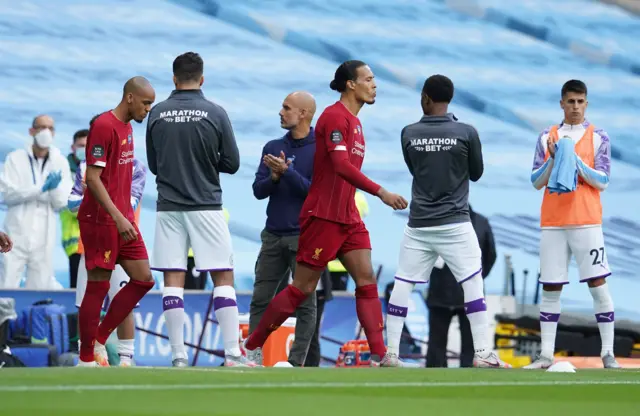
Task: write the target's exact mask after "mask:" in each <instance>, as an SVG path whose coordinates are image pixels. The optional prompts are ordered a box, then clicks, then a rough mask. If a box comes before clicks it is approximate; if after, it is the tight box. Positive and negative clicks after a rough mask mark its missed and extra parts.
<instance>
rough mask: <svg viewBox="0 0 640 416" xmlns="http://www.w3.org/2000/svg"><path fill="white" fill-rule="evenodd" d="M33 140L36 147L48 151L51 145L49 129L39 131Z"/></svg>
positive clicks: (51, 135)
mask: <svg viewBox="0 0 640 416" xmlns="http://www.w3.org/2000/svg"><path fill="white" fill-rule="evenodd" d="M33 138H34V139H35V140H36V144H37V145H38V147H40V148H42V149H48V148H49V146H51V144H52V143H53V133H51V130H49V129H43V130H40V131H39V132H38V133H36V135H35V136H33Z"/></svg>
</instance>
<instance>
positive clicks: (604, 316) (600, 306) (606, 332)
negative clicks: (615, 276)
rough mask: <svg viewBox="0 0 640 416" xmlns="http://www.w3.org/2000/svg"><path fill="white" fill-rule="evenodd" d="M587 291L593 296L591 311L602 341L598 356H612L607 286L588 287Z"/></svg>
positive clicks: (611, 332)
mask: <svg viewBox="0 0 640 416" xmlns="http://www.w3.org/2000/svg"><path fill="white" fill-rule="evenodd" d="M589 291H590V292H591V296H593V309H594V311H595V313H596V321H597V322H598V329H599V330H600V339H601V341H602V350H601V352H600V356H601V357H604V356H605V355H607V354H611V355H613V338H614V313H613V299H611V293H610V292H609V285H608V284H606V283H605V284H604V285H602V286H598V287H590V288H589Z"/></svg>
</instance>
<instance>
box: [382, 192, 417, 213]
mask: <svg viewBox="0 0 640 416" xmlns="http://www.w3.org/2000/svg"><path fill="white" fill-rule="evenodd" d="M378 198H380V199H381V200H382V202H384V203H385V204H386V205H388V206H390V207H391V208H393V209H394V210H396V211H397V210H401V209H405V208H407V206H408V205H409V203H408V202H407V200H406V199H404V198H403V197H402V195H398V194H394V193H392V192H389V191H387V190H386V189H384V188H380V190H379V191H378Z"/></svg>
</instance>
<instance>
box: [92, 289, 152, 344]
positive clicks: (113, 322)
mask: <svg viewBox="0 0 640 416" xmlns="http://www.w3.org/2000/svg"><path fill="white" fill-rule="evenodd" d="M154 284H155V282H154V281H150V282H141V281H139V280H133V279H131V280H130V281H129V283H127V284H126V285H124V287H123V288H122V289H120V291H119V292H118V294H117V295H115V296H114V297H113V300H112V301H111V305H109V310H108V311H107V314H106V315H105V317H104V319H103V320H102V323H101V324H100V326H99V327H98V331H97V333H96V341H98V342H99V343H100V344H104V343H105V342H107V338H109V335H111V333H112V332H113V330H114V329H116V328H117V327H118V325H120V324H121V323H122V321H124V318H126V317H127V315H129V313H131V311H132V310H133V308H135V307H136V304H137V303H138V302H139V301H140V299H142V298H143V297H144V295H146V294H147V292H148V291H150V290H151V288H152V287H153V285H154Z"/></svg>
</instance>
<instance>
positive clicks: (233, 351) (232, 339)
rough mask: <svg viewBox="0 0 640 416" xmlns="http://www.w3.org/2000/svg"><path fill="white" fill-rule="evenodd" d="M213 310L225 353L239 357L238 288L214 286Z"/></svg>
mask: <svg viewBox="0 0 640 416" xmlns="http://www.w3.org/2000/svg"><path fill="white" fill-rule="evenodd" d="M213 310H214V311H215V313H216V319H217V320H218V325H220V330H221V331H222V342H223V343H224V353H225V355H232V356H234V357H239V356H240V355H242V353H241V352H240V336H239V331H240V318H239V317H238V304H237V303H236V290H235V289H234V288H233V286H217V287H214V288H213Z"/></svg>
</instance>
